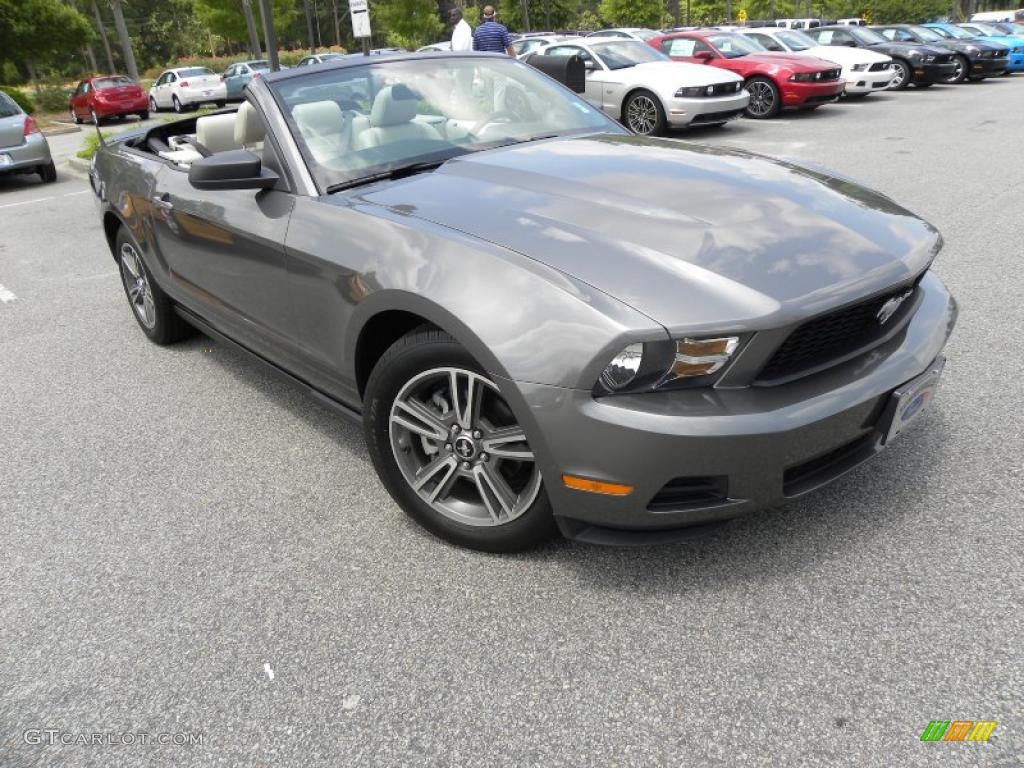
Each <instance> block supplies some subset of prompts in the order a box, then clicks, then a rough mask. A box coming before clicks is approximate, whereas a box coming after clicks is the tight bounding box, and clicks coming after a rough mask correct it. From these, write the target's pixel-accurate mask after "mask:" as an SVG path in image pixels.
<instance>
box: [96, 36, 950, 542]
mask: <svg viewBox="0 0 1024 768" xmlns="http://www.w3.org/2000/svg"><path fill="white" fill-rule="evenodd" d="M245 98H246V101H245V102H243V104H242V105H241V107H240V108H239V110H238V112H237V114H235V113H230V112H227V113H218V114H213V115H207V116H203V117H198V118H195V117H193V118H189V119H185V120H181V121H177V122H173V123H164V124H161V125H158V126H155V127H152V128H150V129H148V130H145V131H139V132H137V133H135V134H132V135H130V136H128V137H126V138H125V137H119V138H118V139H117V140H116V141H114V142H112V143H110V144H108V145H107V146H105V147H103V148H101V149H100V151H99V152H98V153H97V154H96V158H95V162H94V165H93V169H92V183H93V188H94V189H95V191H96V195H97V199H98V204H99V211H100V216H101V217H102V220H103V226H104V229H105V231H106V234H107V238H108V240H109V243H110V248H111V251H112V253H113V256H114V259H115V260H116V261H117V263H118V265H119V269H120V273H121V276H122V280H123V283H124V288H125V292H126V294H127V297H128V301H129V304H130V306H131V309H132V311H133V312H134V315H135V319H136V320H137V321H138V324H139V326H140V327H141V328H142V331H143V332H144V333H145V334H146V335H147V336H148V337H149V338H150V339H152V340H153V341H154V342H156V343H158V344H167V343H170V342H173V341H175V340H177V339H180V338H182V337H183V336H184V335H185V334H186V333H188V332H189V330H190V329H191V328H198V329H200V330H202V331H204V332H205V333H208V334H210V335H212V336H215V337H217V338H220V339H222V340H225V341H228V342H231V343H234V344H235V345H237V346H238V347H240V348H242V349H244V350H247V351H248V352H250V353H252V355H254V356H256V357H257V358H259V359H261V360H262V361H264V362H266V363H268V364H270V365H271V366H272V367H273V368H274V369H276V370H277V371H279V372H281V373H283V374H284V375H286V376H288V377H289V378H291V379H292V380H293V381H295V382H298V383H299V384H300V385H302V386H303V387H306V388H308V389H309V390H310V391H311V392H312V393H314V394H315V395H316V396H317V397H319V398H320V399H321V400H323V401H326V402H328V403H330V404H332V405H333V406H335V407H336V409H337V411H338V412H339V413H341V414H345V415H348V416H352V417H356V418H361V419H362V422H363V424H364V428H365V434H366V439H367V442H368V443H369V449H370V453H371V455H372V457H373V462H374V465H375V467H376V469H377V472H378V473H379V475H380V478H381V480H382V482H383V483H384V484H385V486H386V487H387V488H388V490H389V491H390V493H391V494H392V496H393V497H394V499H395V501H396V502H397V503H398V505H399V506H401V507H402V508H403V509H404V510H405V511H406V512H407V513H408V514H409V515H411V516H412V517H413V518H415V519H416V520H417V521H419V522H420V523H421V524H422V525H423V526H425V527H426V528H428V529H429V530H430V531H432V532H434V533H435V534H437V535H439V536H441V537H443V538H445V539H448V540H450V541H453V542H456V543H458V544H461V545H464V546H469V547H475V548H479V549H485V550H496V551H500V550H512V549H517V548H523V547H528V546H531V545H534V544H536V543H537V542H538V541H540V540H542V539H543V538H544V537H546V536H548V535H549V533H550V532H551V531H553V530H555V528H556V526H557V529H559V530H560V531H561V532H562V533H563V534H564V535H566V536H569V537H571V538H575V539H578V540H583V541H591V542H603V543H643V542H648V541H656V540H659V539H666V538H675V537H679V536H683V535H688V534H689V533H690V532H692V531H693V530H694V527H695V526H696V527H697V528H698V529H700V528H706V527H707V526H709V525H714V524H718V523H719V522H720V521H722V520H725V519H727V518H731V517H735V516H737V515H740V514H743V513H746V512H749V511H751V510H754V509H756V508H759V507H764V506H766V505H773V504H778V503H780V502H783V501H785V500H786V499H789V498H793V497H796V496H800V495H801V494H804V493H807V492H808V491H811V490H812V489H814V488H817V487H819V486H821V485H823V484H825V483H828V482H829V481H831V480H834V479H835V478H836V477H838V476H840V475H842V474H843V473H844V472H846V471H848V470H849V469H851V468H852V467H854V466H856V465H857V464H859V463H860V462H862V461H864V460H866V459H867V458H868V457H870V456H872V455H873V454H875V453H877V452H878V451H879V450H880V449H881V448H882V447H884V446H886V445H888V444H889V443H890V442H891V441H892V440H893V439H894V438H895V437H896V436H897V435H898V434H899V433H900V431H901V430H903V429H904V428H906V427H907V425H908V424H909V423H910V422H911V421H912V420H914V419H915V418H916V417H917V416H918V415H919V414H920V413H921V412H922V410H923V408H924V407H925V406H927V405H928V404H929V402H930V400H931V397H932V394H933V392H934V391H935V387H936V383H937V380H938V377H939V374H940V372H941V369H942V365H943V357H942V349H943V346H944V344H945V342H946V339H947V337H948V335H949V333H950V331H951V330H952V327H953V324H954V322H955V318H956V305H955V303H954V301H953V299H952V298H951V297H950V295H949V293H948V292H947V290H946V289H945V287H944V286H943V284H942V283H941V281H940V280H939V278H938V277H936V276H935V274H933V273H932V272H931V271H930V269H929V267H930V266H931V263H932V260H933V258H934V257H935V254H936V253H937V251H938V250H939V247H940V244H941V239H940V237H939V234H938V233H937V232H936V231H935V230H934V229H933V228H932V227H930V226H929V225H928V224H926V223H925V222H923V221H921V220H920V219H918V218H917V217H915V216H914V215H912V214H911V213H909V212H908V211H906V210H904V209H903V208H901V207H900V206H898V205H897V204H895V203H894V202H892V201H891V200H889V199H888V198H886V197H884V196H882V195H879V194H877V193H875V192H871V191H869V190H866V189H864V188H863V187H860V186H857V185H856V184H853V183H850V182H849V181H846V180H843V179H839V178H836V177H834V176H831V175H829V174H827V173H822V172H818V171H812V170H807V169H803V168H800V167H797V166H794V165H790V164H786V163H781V162H776V161H773V160H769V159H766V158H763V157H757V156H754V155H751V154H748V153H745V152H740V151H736V150H726V149H709V148H706V147H702V146H695V145H690V144H687V143H683V142H678V141H672V140H661V139H650V138H641V137H637V136H635V135H632V134H630V133H629V132H628V131H627V130H626V129H624V128H622V127H621V126H619V125H618V124H617V123H615V122H613V121H612V120H611V119H610V118H608V117H607V116H605V115H603V114H602V113H601V112H600V111H599V110H597V109H595V108H594V107H592V106H591V105H589V104H588V103H587V102H586V101H584V100H582V99H580V98H578V97H577V96H575V95H574V94H573V93H571V92H570V91H569V90H567V89H566V88H564V87H562V86H561V85H559V84H558V83H556V82H555V81H554V80H552V79H550V78H548V77H547V76H546V75H543V74H541V73H539V72H538V71H536V70H534V69H532V68H531V67H530V66H528V65H526V64H523V63H521V62H517V61H515V60H513V59H510V58H508V57H500V56H493V55H488V54H412V55H404V56H396V57H391V58H377V57H374V58H372V59H359V58H354V59H346V60H344V61H342V62H339V63H327V64H323V65H321V66H318V67H304V68H300V69H293V70H289V71H287V72H280V73H275V74H270V75H267V76H266V77H264V78H260V79H256V80H253V81H252V82H251V83H250V84H249V85H248V86H247V90H246V91H245Z"/></svg>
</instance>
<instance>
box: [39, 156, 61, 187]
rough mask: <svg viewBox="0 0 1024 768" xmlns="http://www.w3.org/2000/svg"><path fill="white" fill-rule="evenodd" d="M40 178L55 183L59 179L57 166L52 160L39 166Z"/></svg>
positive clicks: (47, 182)
mask: <svg viewBox="0 0 1024 768" xmlns="http://www.w3.org/2000/svg"><path fill="white" fill-rule="evenodd" d="M39 178H41V179H42V180H43V183H44V184H53V182H55V181H56V180H57V167H56V166H55V165H54V164H53V161H52V160H51V161H50V162H49V163H48V164H47V165H40V166H39Z"/></svg>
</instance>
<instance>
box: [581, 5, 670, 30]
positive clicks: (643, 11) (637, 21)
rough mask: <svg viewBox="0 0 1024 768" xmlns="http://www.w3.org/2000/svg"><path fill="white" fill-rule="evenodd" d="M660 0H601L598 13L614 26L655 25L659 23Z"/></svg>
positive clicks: (662, 8) (662, 7)
mask: <svg viewBox="0 0 1024 768" xmlns="http://www.w3.org/2000/svg"><path fill="white" fill-rule="evenodd" d="M664 8H665V4H664V3H663V2H662V1H661V0H601V5H600V6H598V13H600V15H601V18H603V19H604V20H605V21H606V22H608V23H609V24H611V25H613V26H616V27H655V28H657V26H658V24H659V23H661V14H662V12H663V10H664Z"/></svg>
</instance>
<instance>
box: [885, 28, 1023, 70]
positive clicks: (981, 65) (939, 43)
mask: <svg viewBox="0 0 1024 768" xmlns="http://www.w3.org/2000/svg"><path fill="white" fill-rule="evenodd" d="M872 29H874V30H875V31H877V32H878V33H879V34H880V35H882V37H884V38H886V39H887V40H891V41H893V42H898V43H911V44H921V45H930V46H932V47H934V48H945V49H947V50H949V51H950V52H952V53H953V55H954V57H955V58H954V59H953V63H954V64H955V65H956V66H955V69H954V72H953V75H952V76H951V77H950V78H949V79H948V80H947V81H946V82H948V83H962V82H963V81H964V80H983V79H984V78H986V77H998V76H1000V75H1002V74H1004V73H1005V72H1006V67H1007V66H1009V63H1010V49H1009V48H1007V47H1006V46H1005V45H1000V44H999V43H987V42H983V41H981V40H948V39H946V38H944V37H943V36H942V35H940V34H938V33H937V32H935V31H934V30H931V29H928V28H927V27H922V26H920V25H918V24H891V25H889V26H885V27H883V26H877V27H872Z"/></svg>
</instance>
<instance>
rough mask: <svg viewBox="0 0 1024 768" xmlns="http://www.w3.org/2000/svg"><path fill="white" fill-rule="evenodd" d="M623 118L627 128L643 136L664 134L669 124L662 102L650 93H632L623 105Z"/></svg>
mask: <svg viewBox="0 0 1024 768" xmlns="http://www.w3.org/2000/svg"><path fill="white" fill-rule="evenodd" d="M622 117H623V122H624V123H625V124H626V126H627V127H628V128H629V129H630V130H631V131H633V132H634V133H638V134H640V135H641V136H657V135H659V134H661V133H664V131H665V125H666V122H667V121H666V120H665V109H664V108H663V107H662V106H661V101H660V100H659V99H658V97H657V96H655V95H654V94H653V93H651V92H650V91H636V92H635V93H631V94H630V95H629V98H627V99H626V103H625V104H623V105H622Z"/></svg>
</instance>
